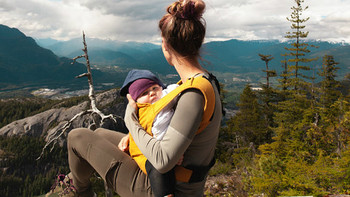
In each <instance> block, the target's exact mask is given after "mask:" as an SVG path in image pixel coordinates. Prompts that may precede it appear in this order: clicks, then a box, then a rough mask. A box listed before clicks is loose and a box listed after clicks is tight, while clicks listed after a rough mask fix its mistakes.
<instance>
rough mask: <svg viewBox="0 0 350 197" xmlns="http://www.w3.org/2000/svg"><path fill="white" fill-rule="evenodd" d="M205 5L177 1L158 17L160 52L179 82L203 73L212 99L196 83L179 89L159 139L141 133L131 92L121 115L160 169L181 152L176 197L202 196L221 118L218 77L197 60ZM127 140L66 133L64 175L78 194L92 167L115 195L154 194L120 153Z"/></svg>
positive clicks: (86, 187) (86, 186)
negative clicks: (210, 109)
mask: <svg viewBox="0 0 350 197" xmlns="http://www.w3.org/2000/svg"><path fill="white" fill-rule="evenodd" d="M204 8H205V4H204V2H203V1H201V0H187V1H183V0H180V1H176V2H174V3H173V4H171V5H170V6H169V7H168V9H167V11H168V13H167V14H166V15H164V16H163V18H162V19H161V20H160V22H159V29H160V31H161V36H162V50H163V53H164V57H165V58H166V60H167V62H168V63H169V64H170V65H171V66H174V68H175V69H176V71H177V73H178V74H179V76H180V77H181V82H180V86H181V84H186V83H187V82H188V80H189V79H196V78H199V77H203V76H204V77H205V78H207V80H208V81H209V82H210V83H209V84H210V86H211V87H210V88H211V89H212V90H214V95H215V96H214V97H213V99H210V98H208V97H206V96H204V95H205V92H203V91H202V90H201V89H198V88H196V87H194V88H189V89H187V90H186V91H184V92H182V93H181V95H180V96H179V97H178V102H177V105H176V108H175V112H174V115H173V118H172V119H171V122H170V125H169V128H168V130H167V132H166V134H165V136H164V138H163V140H161V141H157V140H156V139H154V138H152V136H150V135H148V134H146V131H145V130H144V128H143V127H142V126H141V125H140V124H139V120H138V116H137V113H136V111H137V107H136V104H135V101H133V100H132V98H131V97H130V96H128V99H129V104H128V106H127V109H126V113H125V119H124V120H125V123H126V126H127V127H128V129H129V131H130V133H131V135H132V137H133V139H134V141H135V143H136V145H137V146H138V148H139V149H140V150H141V152H142V153H143V154H144V155H145V156H146V158H147V159H148V161H149V162H150V163H152V165H153V166H154V167H155V168H156V169H157V170H158V171H159V172H160V173H165V172H167V171H169V170H171V169H172V168H174V166H175V165H176V163H177V162H178V161H179V160H180V159H182V157H183V159H182V164H181V166H180V167H179V171H178V174H177V175H179V176H180V178H179V179H177V180H178V181H177V182H176V186H175V188H176V191H175V196H203V192H204V184H205V179H206V175H207V173H208V170H209V169H210V167H211V166H212V165H213V157H214V151H215V145H216V142H217V137H218V134H219V128H220V122H221V117H222V115H221V114H222V107H221V102H220V96H219V91H218V87H217V81H216V80H214V79H213V78H212V75H209V74H208V73H207V72H206V70H205V69H204V68H203V67H202V66H201V65H200V64H199V60H198V59H199V50H200V47H201V45H202V43H203V41H204V36H205V25H204V22H203V21H202V14H203V12H204ZM194 86H195V85H194ZM208 103H210V105H214V107H213V112H212V113H211V114H210V121H208V122H207V123H206V124H203V120H204V119H205V117H206V116H208V115H207V114H206V113H205V111H206V106H208ZM203 125H205V126H203ZM128 140H129V138H128V137H127V135H125V134H122V133H119V132H115V131H110V130H106V129H97V130H96V131H95V132H92V131H91V130H88V129H85V128H80V129H75V130H72V131H71V132H70V133H69V135H68V161H69V167H70V170H71V173H70V175H69V176H70V178H72V179H73V184H74V187H75V189H76V193H77V194H78V196H93V195H94V193H93V192H92V190H91V185H90V181H89V179H90V177H91V175H92V173H93V172H94V171H96V172H97V173H98V174H99V175H100V176H101V177H102V178H103V179H104V180H105V181H106V182H107V184H108V186H109V187H110V188H113V189H114V191H116V192H117V193H118V194H119V195H120V196H137V197H139V196H152V195H153V194H152V191H151V189H150V183H149V180H148V177H147V175H146V174H145V173H143V172H142V171H141V170H140V168H139V167H138V165H137V164H136V162H135V161H134V160H132V159H131V157H130V156H129V155H128V154H126V153H125V152H124V150H125V149H126V147H127V145H128ZM118 147H119V148H118ZM181 176H184V177H185V178H184V177H181ZM179 180H180V181H179Z"/></svg>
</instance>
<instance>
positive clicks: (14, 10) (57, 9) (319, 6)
mask: <svg viewBox="0 0 350 197" xmlns="http://www.w3.org/2000/svg"><path fill="white" fill-rule="evenodd" d="M172 2H173V0H148V1H144V0H26V1H23V0H11V1H10V0H0V11H1V15H0V24H4V25H8V26H10V27H16V28H19V29H20V30H21V31H23V32H24V33H25V34H27V35H28V36H32V37H35V38H48V37H50V38H54V39H59V40H67V39H72V38H75V37H80V36H81V32H82V31H83V30H84V31H85V32H86V34H87V35H88V36H89V37H94V38H102V39H116V40H133V41H141V42H142V41H143V42H145V41H151V42H159V41H160V37H159V31H158V28H157V24H158V21H159V19H160V18H161V17H162V16H163V14H165V12H166V7H167V6H168V5H169V4H171V3H172ZM205 2H206V4H207V9H206V13H205V14H204V18H205V20H206V23H207V40H222V39H233V38H235V39H242V40H248V39H279V40H281V39H283V38H284V35H285V32H287V31H290V23H289V22H288V21H287V20H286V17H288V16H290V14H291V9H290V8H291V6H293V5H294V4H295V3H294V1H293V0H282V1H281V0H269V1H264V0H205ZM306 5H308V6H309V9H308V10H306V11H305V12H304V13H303V15H302V16H303V17H310V20H309V21H308V22H307V23H305V25H306V29H305V30H306V31H309V32H310V34H309V38H311V39H322V40H330V41H341V40H345V41H347V42H349V43H350V27H349V25H348V24H349V22H350V12H348V10H350V0H333V1H329V0H308V1H306V2H305V3H304V6H306Z"/></svg>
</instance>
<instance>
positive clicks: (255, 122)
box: [228, 84, 269, 147]
mask: <svg viewBox="0 0 350 197" xmlns="http://www.w3.org/2000/svg"><path fill="white" fill-rule="evenodd" d="M237 106H238V108H239V111H238V112H237V114H236V115H235V116H234V117H232V118H231V120H229V121H228V128H230V133H231V135H232V136H233V139H234V141H236V147H249V146H251V145H252V144H253V145H255V146H258V145H260V144H263V143H266V141H267V139H268V138H269V136H268V133H267V129H266V125H265V124H264V117H263V114H262V108H261V105H260V104H259V103H258V97H257V94H256V93H255V92H254V91H253V90H252V89H251V86H250V85H249V84H247V85H246V87H245V88H244V90H243V93H242V94H241V96H240V101H239V103H238V104H237Z"/></svg>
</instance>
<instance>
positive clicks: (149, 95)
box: [136, 84, 163, 103]
mask: <svg viewBox="0 0 350 197" xmlns="http://www.w3.org/2000/svg"><path fill="white" fill-rule="evenodd" d="M162 90H163V88H162V87H160V85H158V84H155V85H153V86H151V87H149V88H148V89H146V90H145V91H143V92H142V93H141V94H140V96H139V97H138V98H137V99H136V102H138V103H154V102H156V101H158V100H159V99H160V98H162Z"/></svg>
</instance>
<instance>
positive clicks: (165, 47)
mask: <svg viewBox="0 0 350 197" xmlns="http://www.w3.org/2000/svg"><path fill="white" fill-rule="evenodd" d="M162 45H163V49H164V50H165V51H169V48H168V45H167V43H166V42H165V40H164V38H162Z"/></svg>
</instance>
